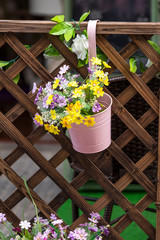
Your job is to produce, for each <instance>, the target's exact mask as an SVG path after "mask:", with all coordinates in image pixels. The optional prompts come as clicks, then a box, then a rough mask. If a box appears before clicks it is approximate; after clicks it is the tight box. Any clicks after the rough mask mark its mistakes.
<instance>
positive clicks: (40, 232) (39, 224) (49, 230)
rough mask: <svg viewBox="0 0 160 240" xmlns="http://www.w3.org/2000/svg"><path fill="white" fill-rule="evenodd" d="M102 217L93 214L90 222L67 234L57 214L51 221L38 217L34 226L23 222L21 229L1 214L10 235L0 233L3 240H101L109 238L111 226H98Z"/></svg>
mask: <svg viewBox="0 0 160 240" xmlns="http://www.w3.org/2000/svg"><path fill="white" fill-rule="evenodd" d="M99 219H100V215H99V214H98V213H94V212H92V213H91V214H90V217H89V218H88V220H89V222H87V223H84V224H80V225H79V227H77V228H76V229H75V230H74V231H70V232H69V233H67V231H66V229H67V227H68V226H65V227H64V226H63V220H61V219H57V217H56V216H55V214H51V216H50V219H44V218H42V217H36V218H35V219H34V222H33V225H31V223H30V222H28V221H27V220H24V221H21V222H20V224H19V228H13V227H12V225H11V224H9V225H8V224H7V222H6V220H7V219H6V217H5V214H3V213H0V223H2V224H4V226H6V228H7V229H8V231H9V233H8V234H7V235H4V234H3V232H2V231H0V239H2V240H51V239H55V240H65V239H70V240H78V239H79V240H91V239H95V240H100V239H103V236H108V234H109V230H108V227H109V226H98V225H97V224H98V220H99Z"/></svg>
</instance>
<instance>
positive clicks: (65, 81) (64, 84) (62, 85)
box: [59, 78, 69, 90]
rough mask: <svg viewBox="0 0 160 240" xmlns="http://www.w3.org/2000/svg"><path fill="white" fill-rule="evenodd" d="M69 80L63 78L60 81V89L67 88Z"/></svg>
mask: <svg viewBox="0 0 160 240" xmlns="http://www.w3.org/2000/svg"><path fill="white" fill-rule="evenodd" d="M68 83H69V81H68V80H66V79H65V78H64V79H61V81H60V83H59V89H60V90H61V89H65V88H66V87H67V85H68Z"/></svg>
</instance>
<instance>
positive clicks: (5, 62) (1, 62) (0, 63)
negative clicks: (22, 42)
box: [0, 60, 10, 67]
mask: <svg viewBox="0 0 160 240" xmlns="http://www.w3.org/2000/svg"><path fill="white" fill-rule="evenodd" d="M9 63H10V61H2V60H0V67H5V66H7V65H8V64H9Z"/></svg>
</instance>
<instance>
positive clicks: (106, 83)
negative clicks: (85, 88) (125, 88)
mask: <svg viewBox="0 0 160 240" xmlns="http://www.w3.org/2000/svg"><path fill="white" fill-rule="evenodd" d="M103 83H104V85H106V86H109V84H110V82H109V79H108V77H107V76H106V77H105V78H104V79H103Z"/></svg>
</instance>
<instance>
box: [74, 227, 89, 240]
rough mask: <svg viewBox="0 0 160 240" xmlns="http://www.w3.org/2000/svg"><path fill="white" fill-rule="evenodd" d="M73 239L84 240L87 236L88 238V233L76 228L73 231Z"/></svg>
mask: <svg viewBox="0 0 160 240" xmlns="http://www.w3.org/2000/svg"><path fill="white" fill-rule="evenodd" d="M73 236H74V237H75V239H77V240H78V239H79V240H86V239H87V238H86V237H87V236H88V233H87V232H86V231H85V229H83V228H76V229H75V230H74V235H73Z"/></svg>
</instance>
